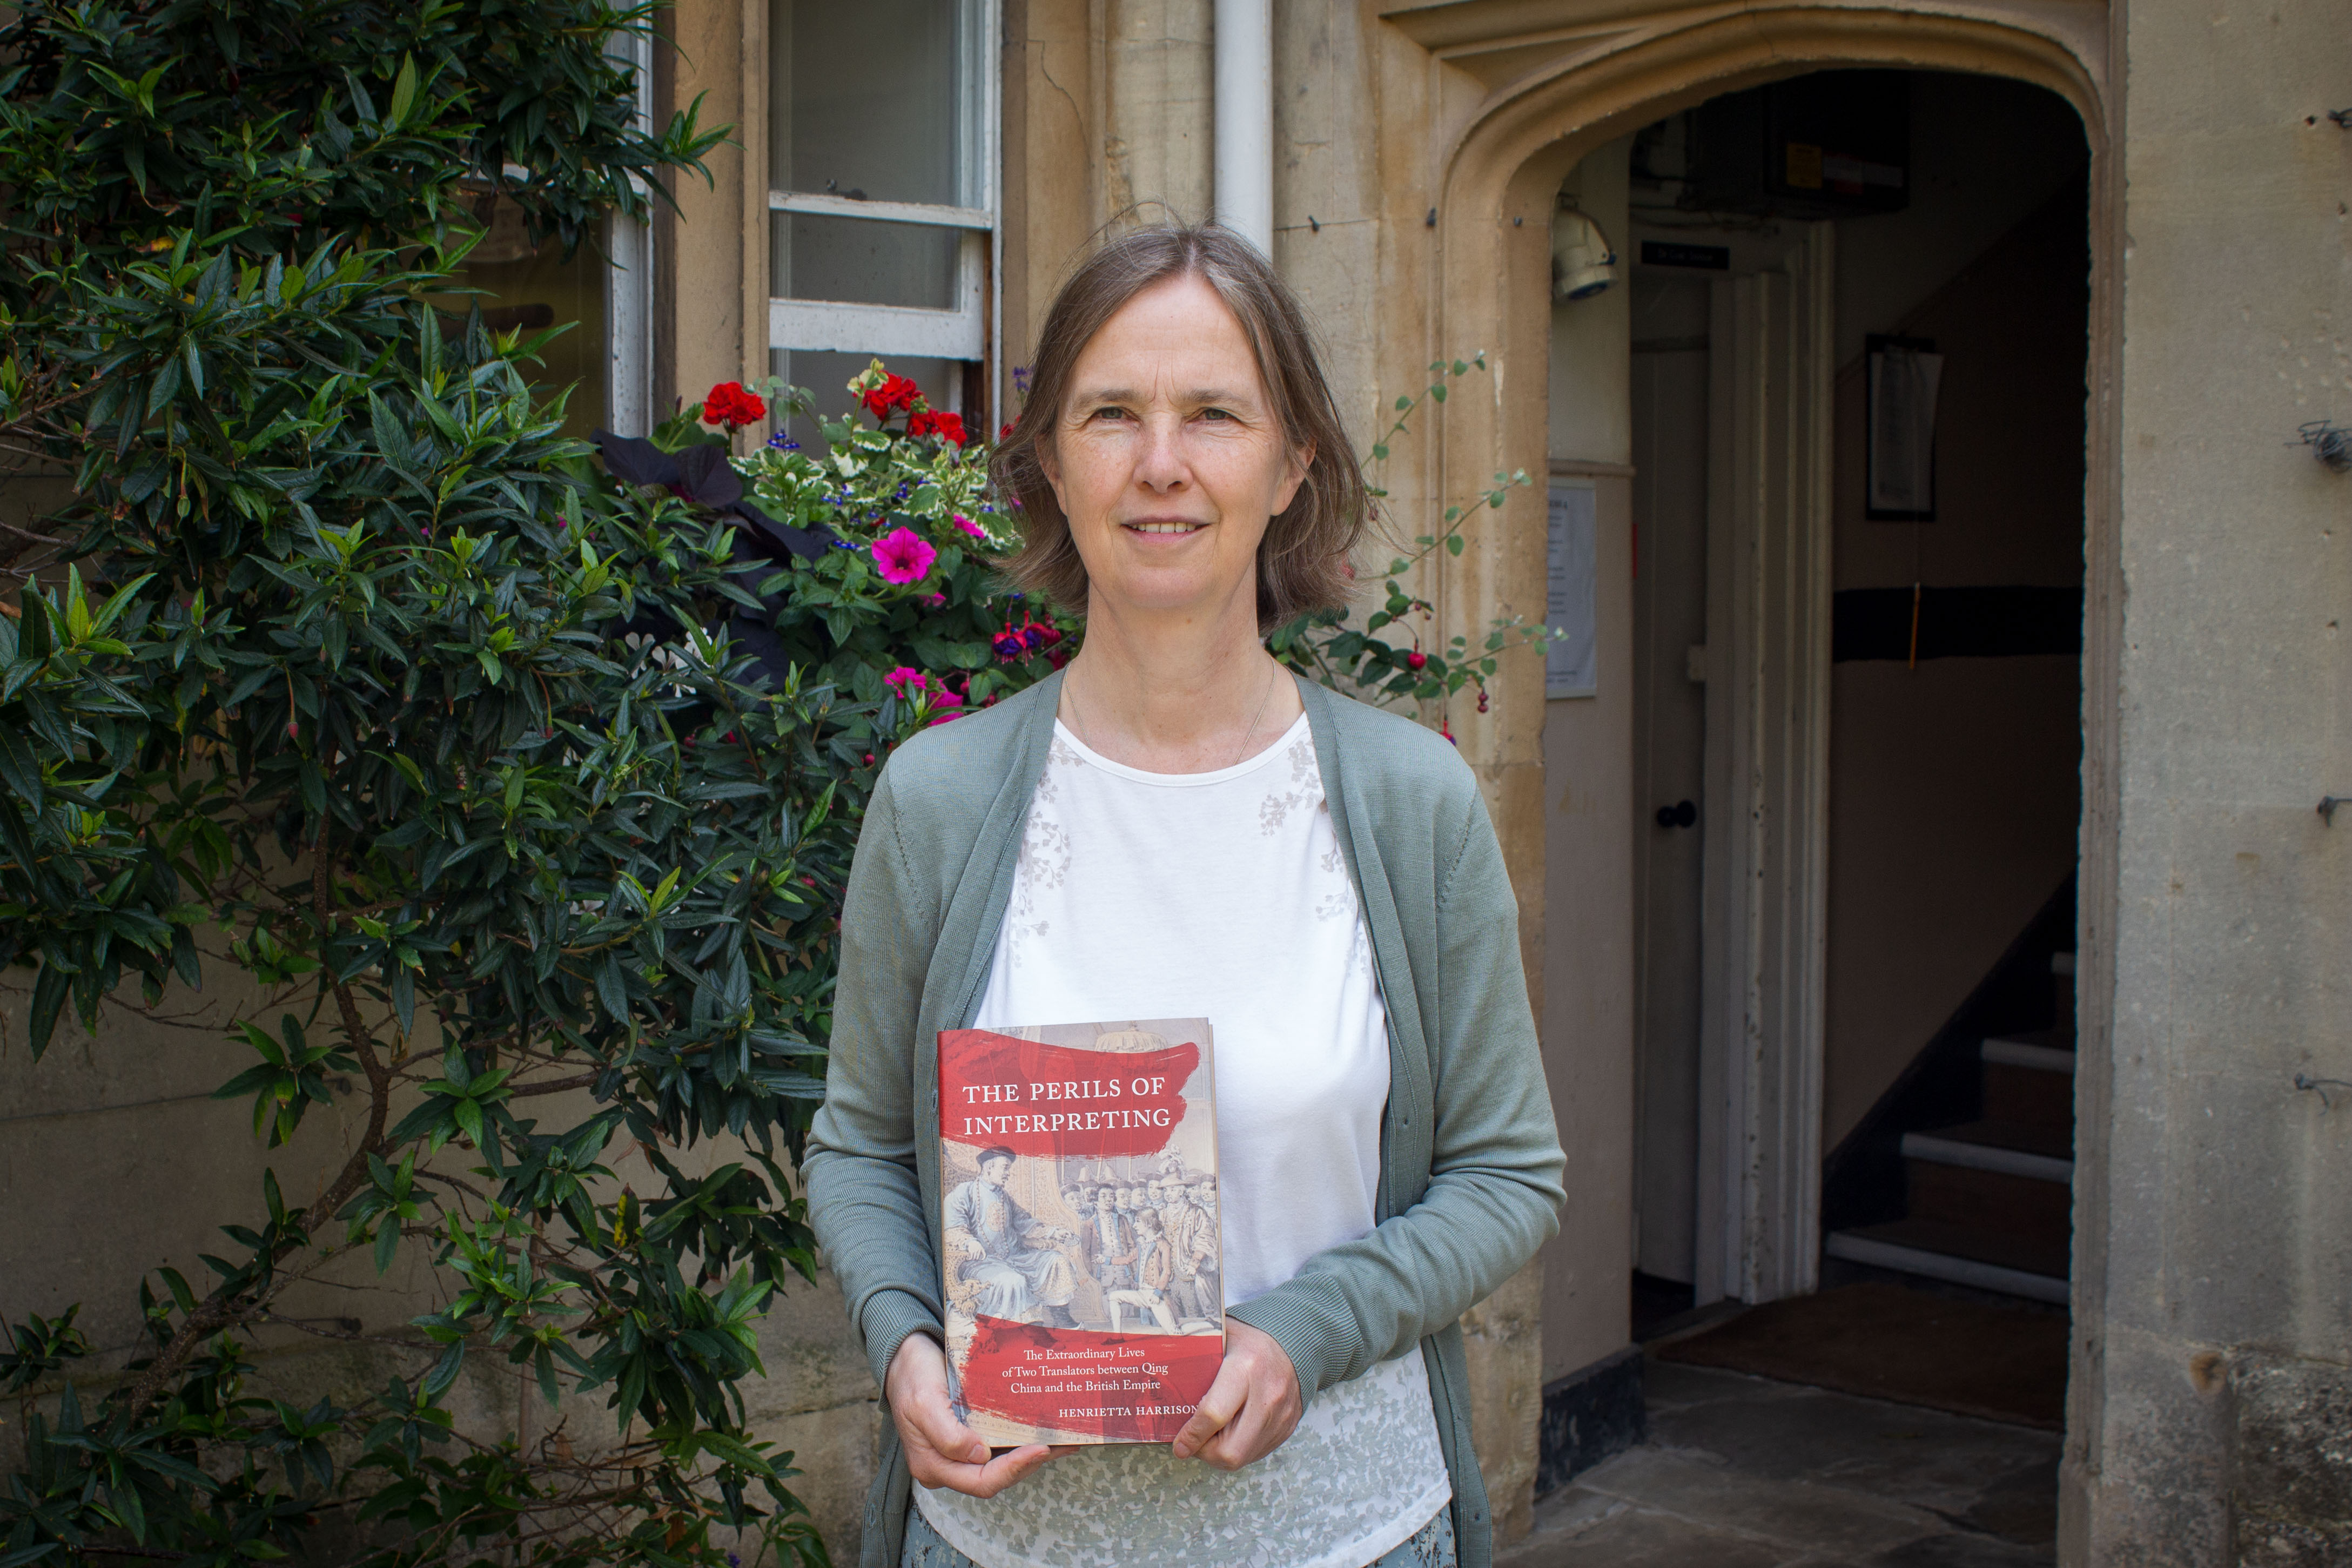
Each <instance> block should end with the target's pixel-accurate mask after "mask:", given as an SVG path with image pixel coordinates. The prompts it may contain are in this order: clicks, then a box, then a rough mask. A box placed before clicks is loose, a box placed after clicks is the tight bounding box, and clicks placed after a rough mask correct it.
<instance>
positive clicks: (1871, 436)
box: [1863, 333, 1944, 523]
mask: <svg viewBox="0 0 2352 1568" xmlns="http://www.w3.org/2000/svg"><path fill="white" fill-rule="evenodd" d="M1867 350H1868V354H1869V361H1870V406H1869V410H1868V413H1867V415H1866V417H1865V418H1864V421H1863V424H1864V428H1865V430H1866V431H1867V433H1868V444H1869V450H1870V468H1869V480H1868V483H1869V489H1868V493H1867V495H1866V496H1865V497H1864V508H1863V515H1864V517H1868V518H1869V519H1870V520H1871V521H1873V522H1879V523H1932V522H1934V521H1935V520H1936V395H1937V392H1938V391H1940V390H1941V387H1942V384H1943V379H1944V356H1943V355H1941V354H1939V353H1937V352H1936V341H1935V340H1934V339H1932V338H1889V337H1882V336H1880V335H1878V334H1876V333H1873V334H1872V335H1871V337H1870V339H1869V341H1868V345H1867Z"/></svg>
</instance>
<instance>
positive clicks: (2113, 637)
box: [1391, 4, 2122, 1562]
mask: <svg viewBox="0 0 2352 1568" xmlns="http://www.w3.org/2000/svg"><path fill="white" fill-rule="evenodd" d="M1465 9H1466V8H1465ZM1391 19H1392V20H1399V19H1397V18H1391ZM1399 25H1401V26H1405V28H1406V30H1407V31H1408V32H1410V31H1411V30H1412V27H1411V25H1410V22H1409V20H1399ZM2107 48H2108V40H2107V32H2106V16H2105V12H2104V11H2103V10H2094V9H2092V8H2089V7H2084V8H2080V9H2077V8H2072V7H2069V8H2064V9H2063V10H2062V9H2059V8H2053V7H2045V6H2038V5H2029V4H2017V5H2005V6H1973V7H1969V8H1968V9H1967V10H1965V11H1963V10H1960V9H1958V8H1956V7H1947V8H1938V9H1934V10H1929V9H1927V8H1924V7H1922V8H1920V9H1917V10H1911V9H1898V8H1894V7H1885V8H1871V9H1862V8H1843V7H1833V6H1826V5H1787V6H1780V7H1772V8H1743V9H1738V10H1734V9H1730V8H1727V7H1721V6H1708V7H1692V8H1689V9H1686V10H1682V11H1676V12H1673V13H1669V14H1666V15H1663V16H1653V17H1648V18H1643V19H1642V20H1640V21H1639V22H1638V23H1635V24H1633V25H1630V26H1624V27H1622V29H1619V30H1614V31H1610V32H1602V31H1601V30H1600V29H1598V28H1595V29H1592V30H1590V31H1585V32H1584V33H1583V36H1581V37H1568V38H1562V39H1561V40H1560V41H1559V51H1558V53H1557V54H1556V55H1555V56H1553V57H1551V58H1550V59H1549V61H1548V62H1546V63H1544V64H1541V65H1539V66H1537V67H1535V68H1530V69H1528V70H1527V71H1525V72H1524V73H1523V74H1521V75H1519V76H1518V77H1517V78H1516V79H1513V80H1511V81H1509V82H1508V83H1507V84H1505V85H1503V86H1500V87H1498V88H1496V89H1494V90H1493V91H1491V92H1490V93H1489V94H1488V95H1487V96H1486V98H1485V99H1483V100H1482V101H1480V102H1479V103H1478V104H1477V105H1476V106H1475V110H1471V111H1470V112H1468V113H1466V114H1465V115H1464V116H1463V117H1462V118H1461V119H1460V120H1459V121H1458V122H1457V124H1456V126H1455V128H1454V130H1453V131H1452V132H1451V133H1450V136H1449V138H1448V140H1447V142H1446V145H1445V146H1444V148H1443V149H1442V151H1441V152H1440V154H1439V162H1438V166H1437V170H1436V176H1435V178H1436V183H1435V189H1436V191H1437V193H1438V196H1439V214H1438V219H1439V228H1440V233H1439V236H1438V237H1439V248H1438V254H1437V256H1436V257H1435V259H1434V264H1433V268H1432V274H1431V278H1430V287H1431V296H1430V298H1429V301H1428V318H1427V319H1428V320H1429V321H1430V322H1431V323H1432V324H1433V325H1434V326H1435V328H1436V332H1435V338H1436V340H1438V341H1440V342H1444V343H1449V344H1452V343H1478V344H1487V345H1493V346H1495V347H1496V348H1498V349H1499V350H1501V358H1502V360H1503V361H1504V362H1505V364H1506V365H1507V366H1508V365H1511V364H1517V365H1519V366H1525V365H1528V364H1534V365H1541V364H1543V363H1544V362H1545V361H1546V358H1547V353H1548V347H1549V287H1548V285H1549V247H1548V241H1549V232H1548V231H1549V225H1548V223H1546V222H1543V221H1539V220H1540V219H1541V218H1543V217H1544V216H1547V215H1548V214H1549V206H1550V199H1551V193H1552V192H1553V191H1555V190H1556V189H1557V188H1558V186H1559V182H1560V180H1561V179H1562V178H1563V177H1564V176H1565V174H1566V173H1567V172H1569V170H1570V169H1571V168H1573V167H1574V166H1575V164H1576V163H1577V162H1578V161H1580V159H1581V158H1583V157H1584V155H1585V154H1586V153H1588V152H1591V151H1592V150H1594V149H1595V148H1598V147H1600V146H1601V145H1602V144H1604V143H1606V142H1608V141H1612V140H1614V139H1615V138H1617V137H1619V136H1622V135H1624V134H1626V133H1627V132H1629V131H1633V130H1634V129H1636V128H1638V127H1639V126H1641V125H1643V124H1645V123H1648V122H1650V121H1652V120H1656V119H1658V118H1659V117H1661V116H1663V115H1665V114H1668V113H1672V112H1674V111H1675V110H1680V109H1684V108H1686V107H1689V106H1691V105H1694V104H1696V103H1698V102H1700V101H1703V100H1705V99H1709V98H1712V97H1715V96H1717V95H1718V94H1721V93H1725V92H1731V91H1737V90H1739V89H1744V88H1747V87H1750V86H1754V85H1758V84H1759V83H1762V82H1765V81H1769V80H1772V79H1776V78H1784V77H1789V76H1794V75H1799V74H1802V73H1805V72H1809V71H1813V70H1819V69H1824V68H1841V67H1869V66H1883V67H1903V68H1919V69H1931V70H1946V71H1958V72H1972V73H1978V74H1986V75H1998V76H2002V77H2008V78H2015V79H2018V80H2021V81H2024V82H2027V83H2030V84H2032V85H2034V86H2038V87H2041V88H2043V89H2047V90H2049V91H2052V92H2053V93H2055V94H2057V95H2058V96H2060V97H2061V98H2063V99H2065V100H2066V101H2068V102H2069V103H2071V104H2072V105H2073V106H2074V109H2075V110H2076V111H2077V113H2078V114H2080V115H2081V117H2082V120H2083V124H2084V133H2085V137H2086V140H2087V141H2088V142H2089V145H2090V150H2091V212H2090V229H2091V235H2092V250H2093V264H2092V298H2091V322H2092V330H2091V343H2090V356H2089V366H2090V371H2089V376H2090V402H2089V408H2088V422H2087V446H2088V450H2087V452H2086V474H2087V480H2086V488H2085V495H2084V509H2085V527H2086V538H2087V541H2088V542H2087V549H2088V560H2087V562H2086V597H2085V625H2084V655H2083V665H2082V673H2083V687H2084V698H2083V700H2084V765H2083V766H2084V776H2083V783H2084V789H2083V810H2084V819H2083V828H2082V838H2081V843H2082V904H2081V914H2080V917H2079V918H2080V925H2081V929H2080V931H2079V933H2078V950H2079V952H2080V955H2081V956H2080V963H2081V965H2082V975H2083V982H2082V988H2081V993H2080V994H2081V1001H2080V1004H2079V1006H2080V1009H2081V1013H2080V1018H2079V1019H2078V1030H2079V1035H2080V1039H2081V1041H2082V1051H2083V1062H2084V1066H2083V1068H2082V1070H2081V1076H2080V1079H2079V1082H2078V1091H2077V1092H2078V1096H2079V1104H2078V1120H2079V1123H2080V1125H2081V1126H2082V1129H2083V1132H2082V1134H2081V1143H2080V1145H2079V1146H2078V1155H2077V1171H2078V1175H2077V1177H2076V1190H2075V1206H2076V1216H2077V1218H2076V1224H2075V1237H2076V1241H2075V1248H2076V1256H2075V1260H2074V1281H2075V1301H2076V1311H2075V1331H2074V1333H2075V1342H2074V1343H2075V1351H2074V1376H2073V1378H2072V1382H2071V1389H2070V1396H2069V1399H2070V1407H2069V1421H2068V1428H2069V1442H2068V1447H2067V1458H2066V1464H2065V1470H2064V1486H2063V1499H2064V1501H2063V1519H2064V1522H2063V1529H2062V1535H2061V1542H2062V1560H2063V1561H2069V1562H2080V1561H2083V1560H2084V1552H2083V1548H2082V1542H2084V1540H2085V1538H2086V1531H2087V1516H2086V1510H2085V1496H2086V1488H2087V1487H2088V1486H2089V1485H2090V1484H2091V1479H2092V1478H2095V1476H2096V1474H2097V1472H2098V1469H2099V1458H2098V1445H2099V1432H2100V1427H2101V1425H2102V1422H2101V1410H2102V1404H2103V1398H2102V1383H2101V1375H2100V1373H2101V1368H2100V1364H2099V1357H2098V1348H2097V1347H2098V1343H2099V1312H2098V1302H2099V1301H2100V1299H2101V1298H2102V1296H2103V1294H2104V1291H2105V1249H2104V1237H2105V1225H2104V1223H2103V1216H2104V1212H2105V1196H2106V1178H2105V1125H2104V1122H2105V1118H2104V1110H2105V1099H2106V1081H2107V1080H2106V1070H2105V1057H2106V1051H2105V1047H2106V1044H2107V1040H2108V1039H2109V1010H2110V1004H2111V998H2112V995H2113V985H2112V973H2113V962H2112V956H2111V951H2110V946H2111V937H2110V935H2109V934H2110V933H2111V931H2112V930H2113V925H2114V910H2115V904H2116V823H2117V814H2118V806H2117V799H2116V746H2117V739H2118V730H2117V724H2116V719H2115V717H2114V715H2115V714H2116V709H2117V697H2118V692H2117V672H2118V666H2119V653H2120V638H2121V606H2122V584H2121V574H2120V556H2119V542H2118V533H2119V517H2118V515H2117V514H2118V506H2119V499H2118V497H2119V486H2118V482H2117V475H2118V473H2119V469H2120V458H2121V454H2120V450H2119V436H2118V428H2119V427H2118V422H2117V416H2116V409H2117V406H2118V403H2119V399H2118V397H2117V396H2116V392H2117V389H2118V386H2119V382H2120V374H2121V330H2120V319H2121V311H2120V296H2119V290H2118V287H2117V283H2116V280H2117V278H2118V277H2119V275H2120V266H2119V263H2120V259H2121V254H2122V235H2121V220H2120V207H2121V203H2120V198H2119V193H2118V192H2117V189H2116V173H2115V160H2114V156H2113V149H2114V145H2115V142H2116V140H2117V138H2116V134H2115V129H2114V121H2113V116H2114V114H2115V106H2114V104H2113V103H2112V101H2111V99H2110V96H2109V94H2108V92H2107V90H2106V80H2107V78H2108V74H2109V62H2108V57H2107ZM1514 220H1517V221H1516V222H1515V221H1514ZM1423 347H1424V345H1423V344H1422V343H1421V342H1418V341H1416V342H1414V343H1412V344H1411V345H1409V346H1408V345H1403V344H1399V345H1396V346H1395V348H1394V350H1392V353H1391V360H1392V362H1395V363H1399V364H1417V363H1419V362H1420V361H1421V360H1422V359H1423V358H1424V357H1425V356H1424V355H1423V353H1422V352H1421V350H1422V349H1423ZM1538 374H1539V373H1538ZM1519 379H1520V380H1521V381H1525V380H1526V379H1527V378H1526V377H1525V374H1524V372H1523V371H1522V372H1521V374H1520V377H1519ZM1537 384H1540V382H1539V381H1538V383H1537ZM1547 428H1548V411H1547V408H1546V400H1545V398H1543V397H1541V396H1535V395H1520V394H1518V393H1517V390H1516V387H1515V386H1514V387H1511V388H1507V387H1506V386H1505V385H1504V383H1503V379H1502V378H1500V377H1498V378H1497V382H1496V389H1495V395H1493V396H1492V397H1489V398H1484V399H1468V398H1465V399H1459V400H1456V401H1455V402H1454V403H1453V404H1451V405H1450V406H1449V407H1448V409H1447V412H1446V416H1445V420H1444V427H1443V430H1442V432H1441V433H1440V434H1439V436H1438V439H1437V441H1436V444H1435V447H1434V450H1433V453H1432V457H1433V468H1434V470H1435V472H1434V473H1433V476H1432V477H1433V480H1434V486H1433V487H1434V488H1435V489H1437V490H1438V491H1440V492H1442V493H1454V492H1457V491H1462V490H1465V489H1468V488H1471V487H1474V486H1475V484H1476V482H1477V481H1480V480H1483V479H1484V478H1485V476H1487V475H1488V474H1490V473H1493V472H1494V471H1496V470H1497V469H1502V470H1509V469H1513V468H1521V467H1524V468H1527V469H1528V470H1529V471H1530V472H1533V473H1540V472H1542V468H1541V465H1542V463H1543V460H1544V458H1545V456H1546V438H1547ZM1500 520H1501V526H1500V527H1499V528H1492V529H1490V530H1488V531H1487V532H1486V535H1485V536H1484V538H1482V539H1481V540H1480V541H1478V542H1477V543H1476V544H1475V546H1474V547H1473V548H1471V549H1466V550H1465V553H1464V554H1463V556H1461V557H1460V558H1458V559H1453V560H1445V561H1441V562H1440V563H1439V565H1438V570H1437V573H1436V578H1437V580H1436V582H1435V584H1434V587H1435V589H1436V591H1435V592H1434V593H1433V598H1434V599H1436V600H1437V601H1438V602H1439V604H1440V605H1441V607H1442V611H1443V614H1444V618H1445V620H1446V622H1447V623H1448V624H1447V628H1446V633H1445V634H1447V635H1452V634H1454V633H1456V632H1483V630H1484V628H1485V627H1486V624H1487V622H1488V621H1489V619H1490V618H1491V617H1494V616H1496V615H1510V614H1525V615H1528V617H1530V618H1531V619H1534V618H1540V617H1541V615H1542V613H1543V606H1542V601H1541V596H1540V589H1539V587H1538V585H1540V584H1541V583H1542V582H1543V581H1544V568H1545V514H1544V503H1543V498H1542V497H1541V496H1540V495H1539V494H1533V493H1529V492H1526V491H1520V492H1515V493H1514V494H1513V495H1512V497H1510V499H1509V500H1508V501H1507V504H1506V506H1505V507H1504V510H1503V516H1502V517H1501V519H1500ZM1494 697H1495V700H1494V703H1493V706H1492V710H1491V711H1490V712H1488V713H1486V714H1484V715H1475V716H1474V715H1464V716H1462V718H1461V719H1460V721H1459V728H1458V735H1459V740H1460V744H1461V747H1462V750H1463V753H1464V755H1465V758H1467V759H1468V760H1470V761H1471V762H1472V763H1473V764H1474V765H1475V766H1476V767H1477V768H1479V770H1480V773H1481V776H1482V778H1483V779H1485V780H1486V788H1487V798H1488V800H1489V802H1490V804H1491V806H1492V808H1493V810H1494V812H1495V815H1496V825H1497V828H1498V830H1499V831H1500V832H1501V836H1502V839H1503V841H1504V844H1505V846H1506V849H1507V852H1510V853H1511V854H1512V856H1513V861H1514V864H1513V871H1514V875H1515V880H1516V881H1517V882H1519V883H1520V885H1521V887H1522V889H1523V893H1522V904H1523V906H1527V905H1528V904H1532V905H1533V913H1535V914H1536V915H1537V917H1538V922H1539V920H1540V912H1541V904H1540V899H1541V894H1540V892H1539V891H1538V892H1536V893H1535V894H1534V897H1533V899H1532V900H1531V899H1530V898H1529V897H1528V894H1527V892H1526V891H1524V890H1528V889H1535V890H1540V888H1541V886H1542V884H1543V880H1544V879H1543V876H1542V868H1541V857H1542V845H1543V843H1544V798H1545V787H1544V782H1543V778H1542V768H1543V763H1542V749H1541V747H1542V727H1543V714H1544V695H1543V686H1542V674H1541V670H1540V668H1539V666H1538V664H1537V663H1536V662H1535V661H1533V660H1517V661H1511V662H1508V663H1507V664H1506V666H1505V668H1504V671H1503V673H1502V674H1501V675H1500V676H1499V677H1498V678H1497V679H1496V681H1495V682H1494ZM1530 848H1532V858H1533V862H1534V863H1532V864H1529V863H1527V862H1528V859H1529V853H1530ZM1536 946H1538V948H1539V947H1540V938H1539V937H1538V938H1536ZM1597 979H1598V981H1599V983H1601V984H1604V985H1605V984H1606V983H1608V982H1607V979H1606V977H1597ZM1627 1045H1628V1049H1629V1050H1630V1037H1629V1040H1628V1041H1627ZM1755 1045H1756V1049H1757V1050H1758V1051H1759V1052H1760V1053H1762V1054H1764V1055H1765V1056H1767V1057H1769V1055H1770V1054H1771V1053H1772V1052H1774V1051H1781V1052H1790V1053H1793V1052H1801V1051H1804V1050H1806V1049H1808V1045H1807V1042H1805V1041H1802V1040H1771V1039H1759V1040H1756V1041H1755ZM1577 1049H1579V1050H1585V1049H1591V1050H1596V1051H1606V1050H1608V1049H1609V1042H1607V1041H1600V1042H1590V1043H1588V1042H1579V1045H1578V1047H1577ZM1810 1049H1811V1050H1812V1051H1815V1052H1816V1053H1818V1051H1819V1040H1818V1036H1816V1037H1815V1038H1814V1039H1813V1040H1811V1043H1810ZM1768 1066H1769V1063H1768ZM1623 1076H1626V1075H1623V1074H1614V1073H1613V1070H1612V1072H1602V1073H1599V1074H1596V1081H1597V1082H1599V1083H1600V1084H1601V1090H1600V1093H1601V1098H1602V1099H1604V1100H1605V1099H1606V1098H1607V1096H1608V1094H1609V1092H1610V1091H1609V1089H1608V1088H1607V1087H1606V1085H1607V1084H1609V1083H1613V1082H1616V1081H1617V1079H1618V1078H1619V1077H1623ZM1793 1081H1795V1082H1807V1081H1808V1080H1807V1079H1805V1077H1804V1076H1803V1075H1802V1074H1801V1073H1800V1074H1797V1075H1796V1077H1795V1079H1794V1080H1793ZM1809 1081H1810V1082H1814V1083H1816V1084H1817V1083H1818V1077H1817V1076H1814V1077H1812V1078H1811V1079H1810V1080H1809ZM1580 1092H1583V1093H1584V1094H1585V1095H1586V1098H1587V1100H1588V1103H1587V1105H1586V1107H1585V1110H1584V1112H1583V1114H1584V1115H1585V1116H1586V1118H1587V1119H1588V1121H1590V1120H1592V1119H1594V1118H1598V1119H1599V1120H1601V1121H1602V1122H1604V1123H1605V1122H1606V1121H1607V1120H1608V1119H1609V1118H1610V1117H1611V1116H1612V1114H1613V1115H1614V1116H1615V1117H1616V1118H1617V1119H1618V1120H1619V1121H1620V1122H1623V1123H1629V1122H1630V1116H1631V1105H1630V1099H1628V1101H1627V1103H1624V1104H1622V1105H1618V1106H1615V1107H1613V1108H1612V1107H1611V1106H1609V1105H1606V1104H1601V1105H1594V1104H1591V1103H1590V1101H1591V1089H1590V1088H1589V1087H1584V1088H1582V1089H1581V1091H1580ZM1808 1114H1810V1115H1812V1116H1816V1117H1817V1115H1818V1107H1817V1106H1816V1107H1812V1108H1811V1110H1810V1112H1808ZM1564 1130H1565V1127H1564ZM1766 1131H1767V1132H1768V1134H1769V1131H1770V1130H1769V1129H1767V1130H1766ZM1777 1174H1778V1181H1779V1186H1780V1190H1781V1191H1782V1192H1783V1193H1786V1192H1788V1191H1790V1190H1793V1188H1794V1186H1799V1185H1801V1183H1802V1182H1803V1181H1804V1180H1805V1179H1806V1178H1807V1177H1808V1176H1810V1175H1811V1174H1813V1173H1809V1172H1804V1171H1793V1172H1792V1171H1790V1170H1785V1169H1784V1170H1782V1171H1780V1172H1779V1173H1777ZM1792 1177H1793V1180H1792V1179H1791V1178H1792ZM1785 1229H1786V1228H1785V1227H1784V1231H1785ZM1780 1239H1781V1241H1782V1243H1783V1244H1785V1243H1786V1241H1787V1240H1788V1237H1787V1235H1786V1234H1785V1233H1784V1234H1783V1235H1782V1237H1781V1238H1780ZM1612 1348H1613V1347H1612V1346H1607V1345H1595V1346H1594V1347H1592V1355H1593V1357H1596V1358H1597V1357H1598V1356H1601V1355H1605V1354H1609V1352H1610V1350H1612Z"/></svg>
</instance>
